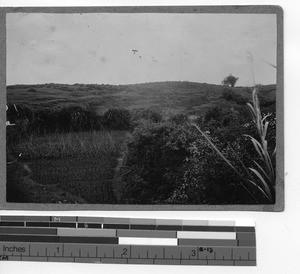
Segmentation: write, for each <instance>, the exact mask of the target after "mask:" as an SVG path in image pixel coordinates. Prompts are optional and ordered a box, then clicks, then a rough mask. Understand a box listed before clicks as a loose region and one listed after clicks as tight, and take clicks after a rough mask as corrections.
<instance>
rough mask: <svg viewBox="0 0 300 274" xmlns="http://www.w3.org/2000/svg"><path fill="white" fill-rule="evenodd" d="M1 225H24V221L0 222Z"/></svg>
mask: <svg viewBox="0 0 300 274" xmlns="http://www.w3.org/2000/svg"><path fill="white" fill-rule="evenodd" d="M1 226H24V222H5V221H4V222H0V227H1Z"/></svg>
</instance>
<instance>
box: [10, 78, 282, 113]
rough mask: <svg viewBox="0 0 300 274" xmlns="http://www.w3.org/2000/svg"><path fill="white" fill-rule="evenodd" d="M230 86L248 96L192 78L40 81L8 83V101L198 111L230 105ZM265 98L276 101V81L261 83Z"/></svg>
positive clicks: (245, 90)
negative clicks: (138, 81)
mask: <svg viewBox="0 0 300 274" xmlns="http://www.w3.org/2000/svg"><path fill="white" fill-rule="evenodd" d="M224 90H227V91H228V90H229V91H230V92H231V93H232V94H236V95H237V96H238V97H240V98H244V99H245V100H246V101H247V100H250V99H251V88H249V87H234V88H229V87H224V86H222V85H213V84H207V83H195V82H153V83H142V84H132V85H104V84H102V85H96V84H74V85H67V84H53V83H50V84H39V85H13V86H8V87H7V103H13V104H17V105H19V104H25V105H27V106H29V107H31V108H34V109H36V108H60V107H63V106H71V105H81V106H88V105H89V106H95V107H96V108H97V110H98V112H99V113H103V112H104V111H106V110H107V109H109V108H116V107H120V108H126V109H129V110H134V109H140V108H159V109H162V110H164V111H165V112H167V113H172V114H177V113H183V112H184V113H188V114H201V113H203V112H205V111H206V110H207V109H211V108H214V107H216V106H220V107H232V106H233V105H235V104H236V102H235V101H236V100H234V99H233V100H231V99H230V98H227V100H226V99H225V98H224ZM259 90H260V97H261V98H262V100H263V101H264V102H267V103H272V102H275V94H276V85H266V86H260V87H259Z"/></svg>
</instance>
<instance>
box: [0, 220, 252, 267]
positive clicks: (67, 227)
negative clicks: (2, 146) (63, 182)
mask: <svg viewBox="0 0 300 274" xmlns="http://www.w3.org/2000/svg"><path fill="white" fill-rule="evenodd" d="M0 260H2V261H49V262H81V263H113V264H161V265H237V266H255V265H256V240H255V225H254V223H253V222H247V223H245V222H244V223H241V222H238V221H213V220H174V219H141V218H110V217H85V216H84V217H83V216H78V217H74V216H0Z"/></svg>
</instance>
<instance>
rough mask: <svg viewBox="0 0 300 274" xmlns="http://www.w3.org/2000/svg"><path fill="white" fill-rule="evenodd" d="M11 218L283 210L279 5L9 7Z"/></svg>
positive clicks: (4, 189)
mask: <svg viewBox="0 0 300 274" xmlns="http://www.w3.org/2000/svg"><path fill="white" fill-rule="evenodd" d="M0 21H1V22H0V28H1V30H0V66H1V76H0V77H1V79H0V85H1V95H0V96H1V106H0V111H1V115H0V119H1V131H0V141H1V143H0V144H1V145H0V148H1V153H0V155H1V156H0V157H1V166H0V176H1V177H0V183H1V188H0V189H1V192H0V200H1V204H0V206H1V208H3V209H27V210H91V209H92V210H260V211H282V210H283V208H284V138H283V135H284V134H283V132H284V128H283V113H284V109H283V11H282V9H281V8H280V7H278V6H188V7H185V6H169V7H166V6H163V7H59V8H58V7H47V8H39V7H32V8H2V9H1V13H0Z"/></svg>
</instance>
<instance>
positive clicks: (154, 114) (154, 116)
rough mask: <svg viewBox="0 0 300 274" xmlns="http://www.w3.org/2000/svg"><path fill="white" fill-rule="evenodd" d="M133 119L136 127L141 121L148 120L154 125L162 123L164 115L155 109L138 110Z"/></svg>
mask: <svg viewBox="0 0 300 274" xmlns="http://www.w3.org/2000/svg"><path fill="white" fill-rule="evenodd" d="M132 119H133V121H134V123H135V125H138V124H139V123H140V122H141V120H146V121H148V122H152V123H160V122H162V121H163V114H162V112H161V111H160V110H158V109H153V108H148V109H137V110H135V111H134V112H133V117H132Z"/></svg>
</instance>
